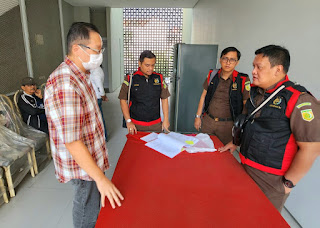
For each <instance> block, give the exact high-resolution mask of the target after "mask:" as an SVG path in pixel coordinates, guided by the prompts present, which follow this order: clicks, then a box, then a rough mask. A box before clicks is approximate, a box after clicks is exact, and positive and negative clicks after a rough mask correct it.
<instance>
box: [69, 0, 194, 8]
mask: <svg viewBox="0 0 320 228" xmlns="http://www.w3.org/2000/svg"><path fill="white" fill-rule="evenodd" d="M64 1H66V2H68V3H69V4H71V5H73V6H90V7H111V8H193V7H194V6H195V5H196V4H197V2H198V1H199V0H64Z"/></svg>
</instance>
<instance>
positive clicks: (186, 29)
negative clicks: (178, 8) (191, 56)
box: [182, 8, 193, 44]
mask: <svg viewBox="0 0 320 228" xmlns="http://www.w3.org/2000/svg"><path fill="white" fill-rule="evenodd" d="M192 20H193V9H191V8H188V9H183V22H182V26H183V28H182V43H186V44H191V36H192Z"/></svg>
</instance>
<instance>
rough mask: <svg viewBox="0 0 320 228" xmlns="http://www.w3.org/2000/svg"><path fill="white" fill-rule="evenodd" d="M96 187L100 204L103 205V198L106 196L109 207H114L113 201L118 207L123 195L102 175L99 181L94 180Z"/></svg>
mask: <svg viewBox="0 0 320 228" xmlns="http://www.w3.org/2000/svg"><path fill="white" fill-rule="evenodd" d="M96 184H97V188H98V190H99V192H100V194H101V206H102V207H104V206H105V199H106V197H107V198H108V200H109V202H110V204H111V207H112V208H113V209H114V208H115V207H116V205H115V203H117V205H118V206H119V207H120V206H121V202H120V199H121V200H124V197H123V196H122V195H121V193H120V191H119V190H118V189H117V187H116V186H115V185H114V184H113V183H112V182H111V181H110V180H109V179H108V178H107V177H104V178H103V179H101V180H100V181H98V182H96Z"/></svg>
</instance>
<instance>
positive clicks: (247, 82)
mask: <svg viewBox="0 0 320 228" xmlns="http://www.w3.org/2000/svg"><path fill="white" fill-rule="evenodd" d="M244 85H245V88H246V90H247V91H250V88H251V87H250V81H246V82H245V83H244Z"/></svg>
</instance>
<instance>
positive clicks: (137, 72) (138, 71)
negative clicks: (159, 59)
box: [134, 67, 155, 78]
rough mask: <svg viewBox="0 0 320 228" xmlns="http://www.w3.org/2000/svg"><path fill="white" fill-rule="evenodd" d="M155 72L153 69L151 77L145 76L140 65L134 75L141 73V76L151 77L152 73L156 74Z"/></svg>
mask: <svg viewBox="0 0 320 228" xmlns="http://www.w3.org/2000/svg"><path fill="white" fill-rule="evenodd" d="M154 74H155V71H153V72H152V74H151V75H149V77H147V76H145V75H144V74H143V73H142V71H141V69H140V67H138V70H137V71H136V72H135V73H134V75H140V76H144V77H146V78H150V77H151V76H152V75H154Z"/></svg>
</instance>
